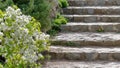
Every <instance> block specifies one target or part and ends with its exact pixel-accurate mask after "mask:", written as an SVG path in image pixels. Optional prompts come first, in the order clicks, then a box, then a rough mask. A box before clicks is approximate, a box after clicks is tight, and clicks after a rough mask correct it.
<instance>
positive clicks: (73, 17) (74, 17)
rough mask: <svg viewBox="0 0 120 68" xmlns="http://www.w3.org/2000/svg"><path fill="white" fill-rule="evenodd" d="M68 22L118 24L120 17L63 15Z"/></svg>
mask: <svg viewBox="0 0 120 68" xmlns="http://www.w3.org/2000/svg"><path fill="white" fill-rule="evenodd" d="M63 16H64V17H66V18H67V19H68V20H69V21H70V22H120V15H63Z"/></svg>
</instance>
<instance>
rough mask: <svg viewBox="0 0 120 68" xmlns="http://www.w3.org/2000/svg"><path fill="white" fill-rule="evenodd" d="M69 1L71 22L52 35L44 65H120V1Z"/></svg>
mask: <svg viewBox="0 0 120 68" xmlns="http://www.w3.org/2000/svg"><path fill="white" fill-rule="evenodd" d="M68 2H69V4H70V6H69V7H68V8H64V9H63V16H65V17H66V18H68V20H69V22H68V24H66V25H63V26H62V27H61V30H62V32H61V33H59V34H58V35H57V36H55V37H54V38H52V40H51V41H52V45H53V46H50V50H49V52H48V54H49V55H51V57H52V58H51V59H50V61H48V62H47V63H46V65H45V66H44V67H43V68H120V62H119V61H120V33H118V32H120V0H68ZM65 46H66V47H65ZM82 61H83V62H82ZM115 61H116V62H115Z"/></svg>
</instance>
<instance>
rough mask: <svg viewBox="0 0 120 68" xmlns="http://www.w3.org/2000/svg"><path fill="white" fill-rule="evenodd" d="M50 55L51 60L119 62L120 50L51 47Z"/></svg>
mask: <svg viewBox="0 0 120 68" xmlns="http://www.w3.org/2000/svg"><path fill="white" fill-rule="evenodd" d="M49 55H50V56H51V60H76V61H97V60H102V61H103V60H104V61H119V60H120V48H119V47H111V48H102V47H81V48H73V47H60V46H51V47H50V51H49Z"/></svg>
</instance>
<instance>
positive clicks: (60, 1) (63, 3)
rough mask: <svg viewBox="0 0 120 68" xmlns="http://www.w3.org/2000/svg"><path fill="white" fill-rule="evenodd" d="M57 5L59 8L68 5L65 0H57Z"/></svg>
mask: <svg viewBox="0 0 120 68" xmlns="http://www.w3.org/2000/svg"><path fill="white" fill-rule="evenodd" d="M59 5H60V7H61V8H66V7H67V6H69V4H68V1H67V0H59Z"/></svg>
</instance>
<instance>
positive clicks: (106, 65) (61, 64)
mask: <svg viewBox="0 0 120 68" xmlns="http://www.w3.org/2000/svg"><path fill="white" fill-rule="evenodd" d="M43 68H120V62H115V61H113V62H108V61H94V62H85V61H84V62H83V61H79V62H78V61H49V62H47V63H46V65H44V67H43Z"/></svg>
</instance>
